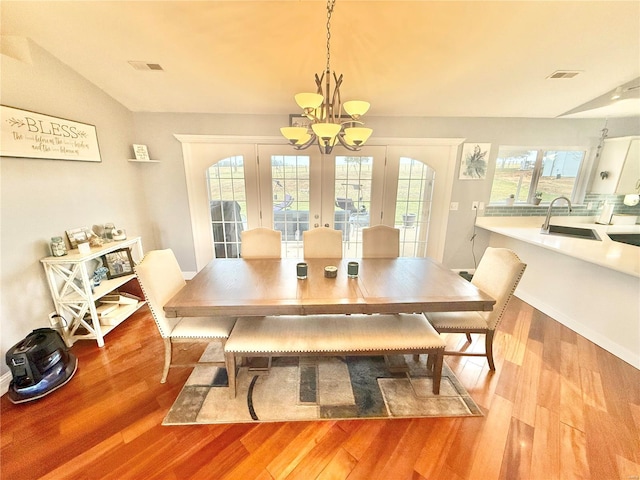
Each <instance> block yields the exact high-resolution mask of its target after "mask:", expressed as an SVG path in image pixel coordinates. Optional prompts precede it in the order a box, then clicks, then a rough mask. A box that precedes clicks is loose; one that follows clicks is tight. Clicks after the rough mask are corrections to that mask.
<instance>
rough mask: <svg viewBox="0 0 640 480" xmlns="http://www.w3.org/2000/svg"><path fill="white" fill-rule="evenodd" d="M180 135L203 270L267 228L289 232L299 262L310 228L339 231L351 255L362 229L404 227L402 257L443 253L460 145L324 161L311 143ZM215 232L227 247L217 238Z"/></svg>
mask: <svg viewBox="0 0 640 480" xmlns="http://www.w3.org/2000/svg"><path fill="white" fill-rule="evenodd" d="M176 138H178V140H180V141H181V142H182V145H183V156H184V163H185V175H186V181H187V191H188V197H189V209H190V213H191V221H192V229H193V237H194V251H195V258H196V267H197V269H198V270H200V269H201V268H202V267H204V265H206V263H208V262H209V261H210V260H211V259H212V258H215V257H216V256H220V255H218V250H220V252H224V253H223V254H222V256H234V255H235V254H237V250H238V247H239V235H238V230H241V229H247V228H255V227H259V226H263V227H268V228H275V229H278V230H280V231H281V232H282V233H283V235H282V238H283V257H287V256H288V257H301V256H302V243H301V242H302V234H303V232H304V231H305V230H308V229H310V228H316V227H318V226H328V227H330V228H336V229H339V230H341V231H342V233H343V246H344V250H343V255H344V256H345V257H358V256H360V255H361V251H362V250H361V248H362V247H361V238H362V235H361V234H362V228H365V227H366V226H370V225H377V224H385V225H389V226H394V227H396V228H399V229H400V231H401V255H404V256H425V255H428V256H432V257H434V258H436V259H439V260H441V259H442V257H443V252H444V237H445V235H446V229H447V222H448V207H449V202H450V199H451V188H452V184H453V172H454V170H455V163H456V159H457V155H458V150H459V146H460V144H461V141H462V140H461V139H443V140H435V141H434V140H428V139H427V140H418V141H416V142H414V144H413V145H411V141H409V142H407V143H409V145H389V146H386V147H385V146H371V147H365V148H363V149H362V150H361V151H359V152H345V151H343V150H342V149H336V150H335V152H334V154H332V155H321V154H320V152H319V151H318V150H316V149H314V148H313V147H312V148H309V149H308V150H304V151H300V152H298V151H295V150H293V149H291V147H290V146H288V145H273V144H272V142H270V141H263V142H261V141H260V139H256V138H246V139H238V138H234V143H233V144H231V143H223V142H221V141H220V139H219V138H217V137H208V136H192V135H184V136H182V135H176ZM436 178H437V181H436ZM225 182H226V183H225ZM216 185H217V186H216ZM229 185H230V186H229ZM242 185H243V186H244V189H243V188H242ZM216 197H218V198H216ZM215 202H219V205H220V209H221V213H219V214H217V215H218V216H217V217H216V214H214V206H215ZM229 203H231V204H233V208H228V207H229V205H228V204H229ZM225 212H227V213H225ZM225 215H230V219H231V220H229V222H233V223H234V225H235V227H234V229H232V230H234V232H229V229H227V228H226V227H225V226H224V225H222V226H221V225H216V222H222V223H228V222H227V220H226V219H225V218H226V217H225ZM216 228H217V229H218V232H220V231H222V232H223V235H224V236H225V240H224V241H223V242H218V241H216V239H215V238H214V235H213V233H212V231H213V230H216ZM230 233H231V234H232V235H231V237H232V239H231V240H227V238H226V237H228V236H229V234H230ZM234 235H235V236H234ZM229 242H231V243H233V242H235V243H236V245H235V246H231V247H230V246H229ZM219 243H222V245H219ZM214 247H215V248H214Z"/></svg>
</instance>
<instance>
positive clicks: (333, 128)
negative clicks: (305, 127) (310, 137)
mask: <svg viewBox="0 0 640 480" xmlns="http://www.w3.org/2000/svg"><path fill="white" fill-rule="evenodd" d="M311 128H313V132H314V133H315V134H316V135H317V136H318V138H322V139H323V140H324V139H333V138H335V136H336V135H338V133H340V129H341V128H342V127H341V126H340V124H337V123H314V124H313V125H311Z"/></svg>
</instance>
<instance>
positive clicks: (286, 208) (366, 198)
mask: <svg viewBox="0 0 640 480" xmlns="http://www.w3.org/2000/svg"><path fill="white" fill-rule="evenodd" d="M384 160H385V148H384V147H368V148H363V149H362V150H361V151H359V152H353V153H350V154H349V155H345V154H344V153H343V154H340V153H338V154H332V155H321V154H320V152H319V150H317V149H315V148H313V147H312V148H309V149H308V150H304V151H301V152H296V151H293V152H292V151H291V148H290V147H288V146H272V145H259V146H258V163H259V168H258V175H259V180H258V182H259V184H260V188H259V190H260V221H259V222H258V223H259V225H261V226H264V227H268V228H274V229H276V230H279V231H281V232H282V241H283V250H282V256H283V257H302V235H303V232H304V231H306V230H309V229H312V228H317V227H320V226H324V227H329V228H334V229H336V230H340V231H341V232H342V239H343V254H344V256H352V257H355V256H358V255H359V254H360V251H361V235H359V232H360V229H361V228H362V227H366V226H369V224H370V223H371V221H372V220H371V219H374V220H375V221H376V223H379V222H378V221H377V219H379V218H380V217H381V208H382V202H380V201H372V199H376V198H377V199H382V198H383V195H384V192H383V189H384V183H383V182H382V181H381V180H382V178H383V170H384V163H385V162H384ZM376 178H377V179H378V181H377V182H376V181H374V179H376ZM250 223H252V222H250Z"/></svg>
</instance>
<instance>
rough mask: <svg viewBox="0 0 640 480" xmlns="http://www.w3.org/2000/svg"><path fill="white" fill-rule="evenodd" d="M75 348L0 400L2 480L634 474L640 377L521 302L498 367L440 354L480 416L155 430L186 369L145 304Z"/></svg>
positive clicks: (506, 324)
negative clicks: (49, 385) (48, 377)
mask: <svg viewBox="0 0 640 480" xmlns="http://www.w3.org/2000/svg"><path fill="white" fill-rule="evenodd" d="M447 341H448V343H449V344H450V346H451V347H453V346H456V345H457V346H460V345H464V343H465V339H464V336H463V335H460V336H451V337H448V339H447ZM482 343H483V342H482V341H481V342H478V341H477V340H475V341H474V343H473V345H472V348H476V347H478V348H479V349H481V348H482ZM73 352H74V353H75V354H76V355H77V356H78V358H79V367H78V372H77V373H76V375H75V377H74V378H73V379H72V380H71V381H70V382H69V383H68V384H67V385H65V386H64V387H63V388H61V389H60V390H58V391H57V392H55V393H53V394H51V395H48V396H47V397H45V398H43V399H41V400H38V401H35V402H32V403H29V404H23V405H13V404H11V403H10V402H9V400H8V399H7V398H6V395H5V396H3V397H2V400H1V402H0V408H1V410H0V412H1V417H0V421H1V435H0V438H1V451H0V452H1V455H0V461H1V463H2V464H1V475H0V476H1V478H2V479H7V480H9V479H11V480H17V479H30V478H47V479H55V480H59V479H90V478H100V479H103V478H104V479H126V478H131V479H155V478H158V479H187V478H195V479H199V478H203V479H223V478H229V479H242V480H246V479H264V480H267V479H276V478H277V479H284V478H286V479H304V480H308V479H344V478H349V479H367V480H371V479H391V480H396V479H414V480H416V479H447V480H458V479H474V480H475V479H482V480H487V479H509V480H512V479H540V480H547V479H556V478H557V479H578V478H592V479H598V480H608V479H612V480H613V479H616V480H617V479H621V480H631V479H636V480H637V479H638V478H640V477H639V475H640V433H639V432H640V371H638V370H637V369H635V368H634V367H632V366H630V365H628V364H626V363H624V362H623V361H621V360H619V359H617V358H616V357H614V356H613V355H611V354H609V353H607V352H606V351H604V350H603V349H601V348H599V347H597V346H596V345H594V344H593V343H591V342H589V341H588V340H585V339H584V338H582V337H581V336H579V335H577V334H576V333H574V332H572V331H571V330H569V329H567V328H565V327H563V326H562V325H560V324H559V323H557V322H556V321H554V320H553V319H551V318H549V317H547V316H545V315H543V314H542V313H540V312H538V311H537V310H535V309H533V308H531V307H530V306H529V305H527V304H525V303H523V302H521V301H520V300H518V299H514V300H513V301H512V302H511V303H510V305H509V309H508V313H507V315H506V318H505V320H504V321H503V323H502V325H501V326H500V329H499V332H498V333H497V334H496V340H495V355H496V367H497V370H496V372H495V373H491V372H489V370H488V367H487V364H486V361H483V360H482V359H481V358H472V357H447V359H446V361H447V362H448V364H449V365H450V366H451V368H452V369H453V371H454V372H455V373H456V375H457V376H458V378H459V379H460V381H461V382H462V383H463V384H464V385H465V387H466V388H467V389H468V390H469V392H470V393H471V395H472V396H473V398H474V399H475V400H476V402H477V403H478V404H479V405H480V406H481V407H482V409H483V411H484V413H485V416H484V417H482V418H479V417H473V418H440V419H413V420H372V421H368V420H363V421H324V422H300V423H297V422H296V423H273V424H259V425H247V424H237V425H211V426H188V427H163V426H161V425H160V423H161V421H162V419H163V417H164V415H165V414H166V412H167V410H168V409H169V407H170V406H171V404H172V403H173V401H174V399H175V398H176V396H177V395H178V393H179V391H180V389H181V387H182V384H183V383H184V382H185V381H186V379H187V377H188V375H189V373H190V370H189V369H172V371H171V373H170V374H169V379H168V381H167V383H166V384H164V385H162V384H160V382H159V381H160V375H161V370H162V363H163V346H162V341H161V339H160V337H159V335H158V333H157V330H156V328H155V325H154V324H153V321H152V319H151V316H150V315H149V314H148V311H147V310H146V308H145V309H143V310H142V311H140V312H138V313H137V314H135V316H133V317H131V318H130V319H129V320H128V321H127V322H126V323H124V324H123V325H121V326H119V327H118V328H117V329H116V330H114V331H113V332H112V333H110V334H109V335H108V336H107V338H106V346H105V347H104V348H102V349H100V348H98V347H97V346H96V344H95V342H88V341H80V342H77V343H76V345H74V347H73Z"/></svg>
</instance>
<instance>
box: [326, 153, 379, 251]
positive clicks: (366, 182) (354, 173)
mask: <svg viewBox="0 0 640 480" xmlns="http://www.w3.org/2000/svg"><path fill="white" fill-rule="evenodd" d="M356 153H357V152H356ZM372 178H373V157H371V156H356V155H355V154H351V155H347V156H342V155H336V156H335V199H336V200H335V209H334V226H335V228H336V229H337V230H341V231H342V238H343V240H344V256H345V257H359V256H361V254H362V231H361V229H362V228H364V227H368V226H369V224H370V223H371V218H370V216H371V190H372V183H373V181H372Z"/></svg>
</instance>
